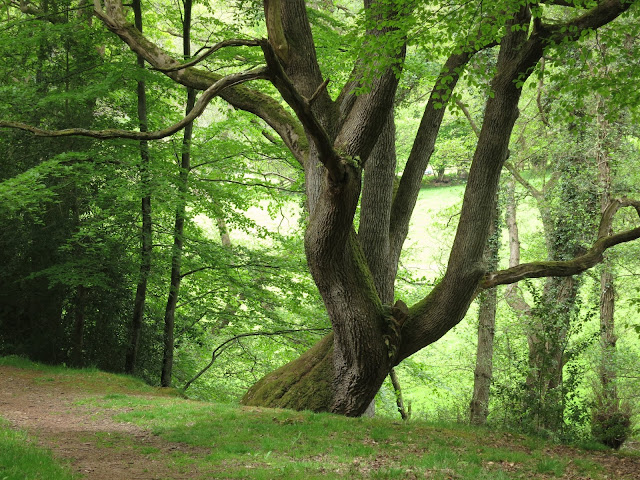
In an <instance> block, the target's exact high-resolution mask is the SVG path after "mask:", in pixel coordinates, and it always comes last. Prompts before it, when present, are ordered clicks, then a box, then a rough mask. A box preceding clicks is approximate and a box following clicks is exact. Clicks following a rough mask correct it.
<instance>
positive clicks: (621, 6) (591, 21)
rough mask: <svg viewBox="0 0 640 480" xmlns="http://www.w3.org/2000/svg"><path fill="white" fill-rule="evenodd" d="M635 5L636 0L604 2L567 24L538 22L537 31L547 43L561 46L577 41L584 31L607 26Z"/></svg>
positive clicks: (605, 0) (606, 0) (610, 0)
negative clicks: (564, 43)
mask: <svg viewBox="0 0 640 480" xmlns="http://www.w3.org/2000/svg"><path fill="white" fill-rule="evenodd" d="M633 3H635V0H631V1H626V0H604V1H601V2H599V3H598V5H596V6H595V7H593V8H592V9H591V10H589V11H587V12H586V13H584V14H583V15H580V16H579V17H577V18H574V19H573V20H569V21H567V22H564V23H558V24H553V25H549V24H543V23H541V22H538V24H537V28H536V30H537V31H538V32H539V33H540V37H541V38H543V39H544V40H546V41H547V43H553V44H559V43H561V42H562V41H573V40H577V39H578V38H580V36H581V34H582V32H583V31H584V30H591V29H596V28H599V27H601V26H603V25H606V24H607V23H609V22H611V21H613V20H615V19H616V18H617V17H618V16H620V15H621V14H622V13H624V12H625V11H627V10H628V9H629V8H630V7H631V5H632V4H633Z"/></svg>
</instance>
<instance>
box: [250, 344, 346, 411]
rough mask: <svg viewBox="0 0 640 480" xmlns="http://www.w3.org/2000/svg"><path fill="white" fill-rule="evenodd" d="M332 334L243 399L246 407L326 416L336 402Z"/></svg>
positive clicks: (261, 382) (278, 370) (252, 389)
mask: <svg viewBox="0 0 640 480" xmlns="http://www.w3.org/2000/svg"><path fill="white" fill-rule="evenodd" d="M332 381H333V334H329V335H327V336H326V337H324V338H323V339H322V340H320V341H319V342H318V343H317V344H316V345H314V346H313V347H312V348H311V349H309V350H308V351H307V352H305V353H304V354H303V355H302V356H300V357H299V358H297V359H295V360H293V361H292V362H289V363H287V364H286V365H284V366H282V367H280V368H279V369H277V370H275V371H274V372H272V373H270V374H268V375H267V376H265V377H263V378H262V379H261V380H260V381H259V382H258V383H256V384H255V385H253V386H252V387H251V388H250V389H249V391H248V392H247V393H246V394H245V395H244V397H242V400H241V403H242V404H243V405H253V406H261V407H274V408H290V409H293V410H312V411H314V412H327V411H329V409H330V408H331V403H332V400H333V394H332V392H333V388H332Z"/></svg>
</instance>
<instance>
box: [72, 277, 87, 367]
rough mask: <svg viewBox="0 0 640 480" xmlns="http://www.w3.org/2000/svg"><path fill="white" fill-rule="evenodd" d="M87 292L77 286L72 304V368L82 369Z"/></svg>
mask: <svg viewBox="0 0 640 480" xmlns="http://www.w3.org/2000/svg"><path fill="white" fill-rule="evenodd" d="M86 298H87V290H86V288H85V287H84V286H82V285H78V288H77V291H76V298H75V302H74V321H73V341H72V345H73V347H72V350H71V351H72V354H71V362H72V364H73V366H74V367H77V368H82V367H84V327H85V304H86Z"/></svg>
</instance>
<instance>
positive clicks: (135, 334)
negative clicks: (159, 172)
mask: <svg viewBox="0 0 640 480" xmlns="http://www.w3.org/2000/svg"><path fill="white" fill-rule="evenodd" d="M132 7H133V14H134V19H135V20H134V22H135V26H136V28H137V29H138V30H139V31H140V32H142V5H141V0H133V4H132ZM136 57H137V64H138V68H139V69H140V70H142V69H144V58H143V57H142V56H141V55H137V56H136ZM136 87H137V88H136V94H137V101H138V123H139V125H140V131H141V132H148V131H149V129H148V121H147V89H146V82H145V80H144V79H140V80H138V81H137V85H136ZM149 163H150V155H149V143H148V141H147V140H140V189H141V191H142V197H141V213H142V230H141V231H140V273H139V276H138V284H137V286H136V294H135V298H134V301H133V316H132V319H131V337H130V339H129V347H128V349H127V355H126V358H125V365H124V371H125V372H126V373H129V374H132V373H133V372H134V371H135V368H136V363H137V361H138V350H139V346H140V334H141V332H142V325H143V321H144V306H145V303H146V299H147V281H148V279H149V273H150V272H151V252H152V248H153V244H152V240H153V237H152V235H153V232H152V228H153V227H152V222H151V179H150V165H149Z"/></svg>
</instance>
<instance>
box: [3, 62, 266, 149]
mask: <svg viewBox="0 0 640 480" xmlns="http://www.w3.org/2000/svg"><path fill="white" fill-rule="evenodd" d="M266 73H267V69H266V68H265V67H258V68H256V69H253V70H250V71H247V72H239V73H234V74H231V75H227V76H226V77H223V78H221V79H220V80H218V81H217V82H215V83H214V84H213V85H211V86H210V87H209V88H207V89H206V90H205V91H204V92H202V95H201V96H200V98H199V99H198V101H197V102H196V104H195V106H194V107H193V109H192V110H191V111H190V112H189V113H188V114H187V115H186V116H185V117H184V118H183V119H182V120H180V121H179V122H178V123H175V124H173V125H171V126H169V127H166V128H163V129H161V130H155V131H153V132H134V131H130V130H121V129H116V128H113V129H111V128H110V129H106V130H87V129H85V128H66V129H62V130H45V129H42V128H38V127H34V126H32V125H27V124H24V123H20V122H12V121H5V120H0V127H4V128H17V129H20V130H25V131H27V132H31V133H33V134H34V135H37V136H40V137H70V136H82V137H91V138H98V139H101V140H107V139H113V138H127V139H131V140H159V139H161V138H165V137H169V136H171V135H173V134H174V133H176V132H178V131H180V130H182V129H183V128H185V127H186V126H187V125H189V124H190V123H191V122H193V121H194V120H195V119H196V118H198V117H199V116H200V115H202V113H203V112H204V110H205V108H206V107H207V105H208V104H209V103H210V102H211V100H213V99H214V98H215V97H216V96H218V95H219V94H220V92H221V91H222V90H224V89H225V88H227V87H231V86H233V85H238V84H240V83H244V82H248V81H250V80H257V79H265V78H267V76H266Z"/></svg>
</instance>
